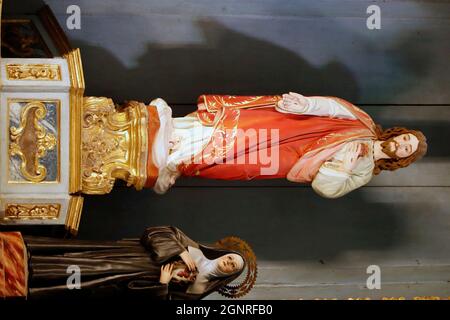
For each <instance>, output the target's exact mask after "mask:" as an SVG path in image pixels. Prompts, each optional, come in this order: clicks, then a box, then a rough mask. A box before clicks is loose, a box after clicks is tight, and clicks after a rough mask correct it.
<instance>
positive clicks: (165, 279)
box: [159, 263, 173, 284]
mask: <svg viewBox="0 0 450 320" xmlns="http://www.w3.org/2000/svg"><path fill="white" fill-rule="evenodd" d="M172 271H173V263H168V264H165V265H162V266H161V276H160V277H159V282H160V283H162V284H168V283H169V282H170V280H171V279H172Z"/></svg>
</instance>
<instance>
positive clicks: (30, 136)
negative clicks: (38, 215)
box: [9, 101, 57, 183]
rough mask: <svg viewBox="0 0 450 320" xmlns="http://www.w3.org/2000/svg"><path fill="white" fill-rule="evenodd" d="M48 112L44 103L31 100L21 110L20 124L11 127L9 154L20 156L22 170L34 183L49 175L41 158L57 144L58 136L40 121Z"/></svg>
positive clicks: (26, 177)
mask: <svg viewBox="0 0 450 320" xmlns="http://www.w3.org/2000/svg"><path fill="white" fill-rule="evenodd" d="M46 114H47V109H46V107H45V104H44V103H42V102H40V101H32V102H29V103H27V104H26V105H25V107H24V108H23V109H22V111H21V115H20V126H19V127H10V144H9V155H10V156H11V157H13V156H18V157H19V158H20V160H21V162H20V172H21V173H22V175H23V177H24V178H25V179H26V180H28V181H31V182H34V183H38V182H41V181H43V180H44V179H45V177H46V175H47V169H46V168H45V166H43V165H42V164H40V163H39V159H41V158H43V157H44V156H45V155H46V153H47V151H48V150H52V149H53V148H55V146H56V144H57V139H56V137H55V136H54V135H53V134H51V133H48V132H47V131H46V129H45V128H44V127H43V126H42V125H41V124H40V123H39V120H40V119H43V118H44V117H45V115H46Z"/></svg>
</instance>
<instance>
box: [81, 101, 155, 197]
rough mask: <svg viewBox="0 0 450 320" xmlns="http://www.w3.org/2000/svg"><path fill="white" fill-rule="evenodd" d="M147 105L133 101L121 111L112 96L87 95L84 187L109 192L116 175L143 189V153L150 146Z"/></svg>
mask: <svg viewBox="0 0 450 320" xmlns="http://www.w3.org/2000/svg"><path fill="white" fill-rule="evenodd" d="M145 121H147V120H146V113H145V106H144V105H143V104H141V103H138V102H130V103H129V104H128V105H127V107H126V108H124V110H123V111H117V110H116V109H115V106H114V103H113V102H112V100H111V99H109V98H104V97H100V98H98V97H86V98H85V99H84V103H83V121H82V136H81V144H82V147H81V153H82V158H81V167H82V191H83V193H88V194H105V193H109V192H110V191H111V190H112V188H113V186H114V182H115V179H116V178H119V179H122V180H124V181H127V183H128V185H134V186H135V187H136V189H138V190H140V189H142V187H143V185H144V183H145V179H146V175H145V165H142V158H141V153H142V152H143V151H144V150H146V147H147V140H146V137H147V136H146V130H145V128H146V126H145Z"/></svg>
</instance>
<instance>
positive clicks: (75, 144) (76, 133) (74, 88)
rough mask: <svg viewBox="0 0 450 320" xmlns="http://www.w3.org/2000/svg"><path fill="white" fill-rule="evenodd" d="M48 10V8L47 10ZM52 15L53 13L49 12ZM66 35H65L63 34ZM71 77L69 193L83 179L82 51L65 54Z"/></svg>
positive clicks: (78, 187) (76, 190)
mask: <svg viewBox="0 0 450 320" xmlns="http://www.w3.org/2000/svg"><path fill="white" fill-rule="evenodd" d="M47 9H48V8H47ZM49 12H50V13H51V11H49ZM62 34H64V33H62ZM64 58H65V59H66V60H67V65H68V67H69V76H70V86H71V88H70V175H69V192H70V193H76V192H80V191H81V189H82V181H81V180H82V179H81V148H80V145H81V121H82V112H83V94H84V75H83V65H82V63H81V55H80V50H79V49H75V50H71V51H70V52H66V53H65V54H64Z"/></svg>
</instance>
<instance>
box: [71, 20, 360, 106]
mask: <svg viewBox="0 0 450 320" xmlns="http://www.w3.org/2000/svg"><path fill="white" fill-rule="evenodd" d="M197 23H198V28H199V29H200V30H201V31H202V33H203V35H204V38H205V43H204V44H201V45H198V44H195V45H183V46H181V47H164V46H159V45H157V44H148V45H147V50H146V52H145V54H143V55H142V56H140V57H139V58H138V66H137V67H135V68H131V69H127V68H126V67H125V66H124V65H123V64H122V63H121V62H120V61H119V60H118V59H117V58H115V57H114V55H112V54H111V53H110V52H108V51H107V50H105V49H104V48H100V47H95V46H91V45H88V44H86V43H83V42H79V41H74V46H76V47H79V48H81V50H82V55H83V65H84V70H85V77H86V88H87V90H86V94H89V95H105V96H109V97H112V98H114V99H116V100H118V101H120V100H124V99H130V98H132V99H138V100H139V99H140V100H142V101H149V100H151V99H153V98H155V97H162V98H164V99H166V100H167V101H168V102H169V103H178V104H179V103H183V104H186V103H190V104H191V103H195V101H196V99H197V97H198V96H199V95H200V94H202V93H205V92H213V93H219V94H220V93H223V94H225V93H227V94H230V93H231V94H243V95H245V94H247V95H249V94H256V95H257V94H272V93H273V94H275V93H280V92H285V91H287V90H292V91H294V90H297V91H299V90H300V91H301V92H304V93H307V94H309V95H314V94H320V93H321V92H325V91H326V92H327V94H329V95H342V93H343V92H345V97H344V98H347V99H349V100H353V99H355V98H357V96H358V87H357V84H356V82H355V80H354V78H353V76H352V74H351V73H350V71H349V70H348V69H347V68H346V67H345V66H343V65H342V64H340V63H339V62H338V61H330V62H329V63H328V64H327V65H325V66H323V67H322V68H320V69H317V68H315V67H312V66H310V65H309V64H308V63H307V62H306V61H305V60H304V59H302V58H301V57H299V56H298V55H297V54H296V53H295V52H291V51H289V50H287V49H284V48H281V47H279V46H275V45H274V44H272V43H269V42H266V41H262V40H259V39H255V38H252V37H249V36H246V35H243V34H240V33H237V32H236V31H233V30H231V29H228V28H226V27H225V26H223V25H221V24H220V23H217V22H215V21H212V20H203V21H198V22H197ZM99 70H101V73H99ZM177 97H190V98H189V99H188V100H187V101H179V99H177Z"/></svg>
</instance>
